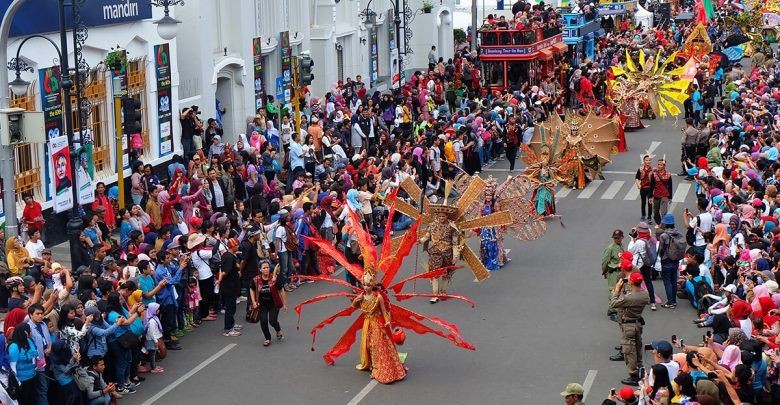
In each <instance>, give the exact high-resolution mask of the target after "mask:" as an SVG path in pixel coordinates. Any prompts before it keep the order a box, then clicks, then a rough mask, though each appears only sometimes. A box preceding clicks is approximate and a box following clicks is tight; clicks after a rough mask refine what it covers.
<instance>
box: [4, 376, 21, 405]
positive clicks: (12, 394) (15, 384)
mask: <svg viewBox="0 0 780 405" xmlns="http://www.w3.org/2000/svg"><path fill="white" fill-rule="evenodd" d="M0 385H2V386H3V389H5V393H6V394H8V397H9V398H11V399H13V400H14V401H16V400H18V399H19V394H20V393H21V387H20V386H19V380H18V379H17V378H16V373H14V371H13V370H11V369H8V384H3V382H2V381H0Z"/></svg>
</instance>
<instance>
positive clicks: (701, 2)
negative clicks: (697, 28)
mask: <svg viewBox="0 0 780 405" xmlns="http://www.w3.org/2000/svg"><path fill="white" fill-rule="evenodd" d="M695 10H696V22H697V23H702V24H705V25H706V24H707V21H709V20H710V19H711V18H713V17H715V8H714V7H713V6H712V0H696V6H695Z"/></svg>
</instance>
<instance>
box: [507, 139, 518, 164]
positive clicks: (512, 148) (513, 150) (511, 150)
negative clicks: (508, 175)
mask: <svg viewBox="0 0 780 405" xmlns="http://www.w3.org/2000/svg"><path fill="white" fill-rule="evenodd" d="M506 158H507V159H508V160H509V170H515V159H517V145H515V144H513V143H508V144H507V147H506Z"/></svg>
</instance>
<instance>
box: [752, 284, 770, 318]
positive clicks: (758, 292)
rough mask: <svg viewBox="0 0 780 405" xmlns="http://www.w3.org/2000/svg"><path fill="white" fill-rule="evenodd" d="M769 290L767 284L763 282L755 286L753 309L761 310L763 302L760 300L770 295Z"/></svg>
mask: <svg viewBox="0 0 780 405" xmlns="http://www.w3.org/2000/svg"><path fill="white" fill-rule="evenodd" d="M769 296H770V295H769V290H767V288H766V285H764V284H761V285H757V286H755V287H753V301H751V302H750V307H751V309H752V310H753V311H759V310H761V303H760V302H759V300H760V299H761V298H762V297H769Z"/></svg>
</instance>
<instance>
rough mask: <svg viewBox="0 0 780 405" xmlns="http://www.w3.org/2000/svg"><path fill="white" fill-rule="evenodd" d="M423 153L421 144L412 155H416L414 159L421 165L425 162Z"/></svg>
mask: <svg viewBox="0 0 780 405" xmlns="http://www.w3.org/2000/svg"><path fill="white" fill-rule="evenodd" d="M422 153H423V150H422V148H421V147H419V146H418V147H416V148H414V150H413V151H412V156H414V161H415V162H417V164H419V165H422V164H423V161H422Z"/></svg>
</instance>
